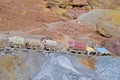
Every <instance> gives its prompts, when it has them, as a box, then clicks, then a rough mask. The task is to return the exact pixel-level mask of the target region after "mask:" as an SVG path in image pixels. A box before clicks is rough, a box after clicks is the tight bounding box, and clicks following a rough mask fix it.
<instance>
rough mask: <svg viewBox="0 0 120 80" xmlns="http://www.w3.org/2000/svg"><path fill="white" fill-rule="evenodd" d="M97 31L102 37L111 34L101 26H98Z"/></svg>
mask: <svg viewBox="0 0 120 80" xmlns="http://www.w3.org/2000/svg"><path fill="white" fill-rule="evenodd" d="M97 31H98V33H99V34H100V35H102V36H104V37H107V38H111V37H112V35H111V34H110V33H109V32H108V31H107V30H106V29H104V27H102V26H98V27H97Z"/></svg>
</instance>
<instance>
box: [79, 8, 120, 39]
mask: <svg viewBox="0 0 120 80" xmlns="http://www.w3.org/2000/svg"><path fill="white" fill-rule="evenodd" d="M77 20H78V21H80V22H89V23H91V24H94V25H97V31H98V32H99V33H100V34H101V35H103V36H105V37H111V36H119V34H120V12H119V11H116V10H108V9H97V10H92V11H89V12H87V13H85V14H83V15H80V16H79V17H78V19H77Z"/></svg>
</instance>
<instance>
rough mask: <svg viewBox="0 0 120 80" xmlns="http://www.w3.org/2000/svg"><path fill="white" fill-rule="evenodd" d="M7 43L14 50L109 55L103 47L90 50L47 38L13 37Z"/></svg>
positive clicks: (89, 48)
mask: <svg viewBox="0 0 120 80" xmlns="http://www.w3.org/2000/svg"><path fill="white" fill-rule="evenodd" d="M8 43H9V47H10V48H14V49H19V48H23V49H33V50H38V51H40V50H44V51H49V52H57V51H69V53H71V54H84V55H89V56H91V55H92V56H93V55H97V56H104V55H111V53H110V52H109V51H108V50H107V49H105V48H103V47H96V48H92V47H89V46H88V45H87V44H86V43H85V42H76V41H69V42H68V43H66V44H65V43H64V44H63V43H61V42H57V41H55V40H52V39H48V38H40V39H33V38H23V37H18V36H13V37H9V38H8Z"/></svg>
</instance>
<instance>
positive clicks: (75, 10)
mask: <svg viewBox="0 0 120 80" xmlns="http://www.w3.org/2000/svg"><path fill="white" fill-rule="evenodd" d="M9 31H17V32H24V33H25V34H28V35H31V34H32V35H43V36H49V37H51V38H52V39H54V40H55V41H57V42H62V43H63V44H66V43H68V41H71V40H72V41H84V42H86V43H87V44H88V45H89V46H91V47H93V46H100V47H105V48H106V49H107V50H109V51H110V52H111V54H112V56H113V58H112V57H110V59H111V61H112V60H113V61H112V62H113V63H114V60H116V61H115V62H116V64H117V65H119V63H118V62H117V61H119V59H116V57H118V58H119V57H120V0H0V32H1V34H2V32H9ZM23 35H24V34H22V33H15V34H14V36H23ZM4 37H5V36H4V35H3V36H2V38H4ZM0 38H1V37H0ZM3 43H4V45H5V42H1V41H0V46H1V45H3ZM0 52H1V53H2V51H0ZM15 53H16V54H17V55H16V56H13V55H9V54H8V55H4V56H3V57H1V58H0V80H32V79H33V77H35V75H37V74H38V73H39V72H40V70H41V69H40V67H41V65H42V64H43V62H45V61H46V58H48V56H46V55H43V54H39V52H36V51H34V50H33V51H28V52H24V51H21V50H20V51H17V52H15ZM72 57H75V59H77V61H78V64H79V63H80V64H81V65H83V66H84V67H87V68H88V69H90V70H92V71H94V72H96V73H97V74H98V75H99V74H100V73H101V74H102V75H99V76H102V77H105V80H119V78H114V79H113V78H109V77H110V76H109V75H107V73H106V71H107V69H106V67H105V70H106V71H105V72H104V70H103V69H104V67H103V69H102V70H103V72H101V71H102V70H100V69H101V65H102V66H105V65H107V63H109V60H108V58H106V57H103V58H96V57H95V58H93V57H92V58H91V57H86V56H82V57H81V56H76V55H75V56H72ZM40 58H41V59H40ZM114 58H115V59H114ZM99 60H100V61H102V60H107V61H106V64H102V62H100V61H99ZM111 66H112V65H111V64H110V67H111ZM59 67H60V66H59ZM113 67H115V66H114V65H113ZM33 68H34V69H33ZM115 68H116V67H115ZM63 70H64V69H63ZM116 70H117V71H118V68H116ZM83 71H84V70H83ZM114 71H115V70H113V72H114ZM108 72H109V73H110V72H112V71H108ZM115 73H116V74H118V75H119V74H120V73H119V71H118V72H116V71H115ZM110 75H114V74H110ZM106 77H107V78H106ZM113 77H114V76H113ZM115 77H118V76H115ZM64 79H65V78H64ZM41 80H43V79H41ZM44 80H46V79H44ZM47 80H48V79H47ZM51 80H53V79H51ZM65 80H68V79H65ZM69 80H71V79H70V78H69ZM75 80H77V79H75ZM82 80H84V79H82ZM85 80H86V79H85Z"/></svg>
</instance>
